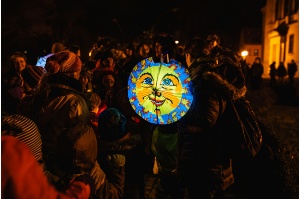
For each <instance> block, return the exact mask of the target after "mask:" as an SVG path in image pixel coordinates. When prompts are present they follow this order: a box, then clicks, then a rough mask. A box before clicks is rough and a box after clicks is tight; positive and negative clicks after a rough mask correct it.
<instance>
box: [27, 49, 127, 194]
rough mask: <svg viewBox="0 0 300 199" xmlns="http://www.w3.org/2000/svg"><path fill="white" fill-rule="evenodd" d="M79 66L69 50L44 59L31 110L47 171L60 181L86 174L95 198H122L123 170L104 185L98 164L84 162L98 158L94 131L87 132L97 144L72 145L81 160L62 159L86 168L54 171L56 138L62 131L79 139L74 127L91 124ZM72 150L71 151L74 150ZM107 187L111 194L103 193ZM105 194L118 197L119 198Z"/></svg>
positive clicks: (78, 62)
mask: <svg viewBox="0 0 300 199" xmlns="http://www.w3.org/2000/svg"><path fill="white" fill-rule="evenodd" d="M81 67H82V62H81V60H80V58H79V57H78V56H77V55H75V54H74V53H73V52H70V51H61V52H58V53H56V54H54V55H52V56H50V57H49V58H47V61H46V65H45V70H46V71H47V72H46V73H45V74H44V77H43V78H42V81H41V85H40V87H39V90H38V92H37V95H35V96H34V99H33V100H32V101H33V104H34V108H35V111H32V113H35V115H34V121H35V122H36V124H37V126H38V128H39V130H40V133H41V137H42V142H43V148H42V149H43V157H44V161H45V164H46V166H47V169H48V170H49V172H50V173H53V174H57V176H59V177H61V178H63V179H62V180H63V182H64V177H67V179H69V178H68V176H73V175H78V174H84V173H89V174H90V175H91V176H92V177H93V179H94V182H95V185H96V195H97V198H121V196H122V193H123V192H122V189H123V188H122V187H123V186H124V170H123V169H122V170H121V169H119V168H117V169H118V170H116V171H115V172H114V173H113V174H112V175H113V178H114V179H117V180H115V181H114V184H113V183H111V184H110V185H107V183H110V182H109V181H108V180H106V178H105V179H103V172H101V168H100V166H99V164H98V162H97V161H92V162H91V161H86V158H88V157H89V156H87V155H91V156H92V155H93V157H94V154H96V156H97V151H98V150H97V148H98V146H97V138H96V136H93V135H94V134H95V132H94V130H93V129H91V131H89V135H90V137H89V138H90V139H91V140H92V142H93V143H96V144H91V143H92V142H91V140H90V141H87V140H86V139H78V140H76V143H74V145H72V146H73V147H74V148H73V149H74V151H85V152H89V153H88V154H84V157H82V155H83V154H82V153H79V154H76V155H78V157H80V158H81V159H77V158H76V160H71V158H70V157H71V156H72V154H70V156H68V157H66V159H65V161H67V162H68V164H72V163H76V164H80V167H81V168H85V169H84V170H76V171H75V170H72V171H71V170H70V172H72V173H66V171H65V170H60V171H57V170H56V167H55V159H54V158H55V153H57V147H58V144H59V143H58V141H59V140H58V139H57V138H58V137H59V136H60V135H61V134H63V133H62V132H68V136H69V138H72V137H73V138H75V137H76V136H77V137H78V133H81V132H78V131H76V130H74V127H76V126H77V125H82V126H87V125H88V124H89V122H90V111H89V109H88V106H87V102H86V99H85V96H84V94H83V93H82V85H81V83H80V81H79V77H80V72H81ZM95 146H96V147H95ZM69 149H70V148H69ZM73 149H71V150H72V151H73ZM74 158H75V157H74ZM69 161H72V162H69ZM73 161H75V162H73ZM91 163H94V165H91ZM120 166H124V165H120ZM74 172H75V173H74ZM67 179H66V180H67ZM70 179H71V178H70ZM103 181H104V182H103ZM116 181H118V182H116ZM103 183H105V184H103ZM108 186H109V189H110V191H106V190H104V189H105V188H107V187H108ZM114 186H116V187H114ZM117 188H118V189H117ZM111 190H112V191H111ZM103 195H105V196H103ZM108 195H118V197H112V196H108Z"/></svg>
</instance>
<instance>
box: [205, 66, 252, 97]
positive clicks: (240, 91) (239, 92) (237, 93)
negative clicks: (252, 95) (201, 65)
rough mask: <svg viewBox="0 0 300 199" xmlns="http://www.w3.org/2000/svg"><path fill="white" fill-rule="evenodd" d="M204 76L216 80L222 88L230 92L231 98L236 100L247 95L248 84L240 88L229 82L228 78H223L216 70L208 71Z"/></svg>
mask: <svg viewBox="0 0 300 199" xmlns="http://www.w3.org/2000/svg"><path fill="white" fill-rule="evenodd" d="M203 78H204V79H206V80H208V81H214V82H215V83H217V84H218V85H219V86H220V87H221V90H222V91H224V92H225V93H227V94H228V97H229V99H232V100H236V99H238V98H241V97H244V96H245V95H246V92H247V87H246V86H243V87H241V88H238V87H236V86H235V85H233V84H231V83H229V82H228V81H227V80H226V79H223V78H222V77H221V76H220V75H219V74H217V73H215V72H210V71H207V72H205V73H203Z"/></svg>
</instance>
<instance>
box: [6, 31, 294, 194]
mask: <svg viewBox="0 0 300 199" xmlns="http://www.w3.org/2000/svg"><path fill="white" fill-rule="evenodd" d="M108 43H109V44H111V43H110V42H107V41H106V42H104V40H99V42H98V44H97V46H96V50H95V51H94V52H93V53H92V57H91V60H89V61H87V62H84V63H83V62H82V61H81V59H80V48H79V47H78V46H72V48H71V47H70V48H65V47H64V45H63V44H61V43H54V44H53V46H52V52H51V55H49V56H47V58H46V60H45V61H46V62H45V65H43V66H37V65H36V63H27V58H26V55H25V54H24V53H22V52H15V53H13V54H12V55H11V57H10V70H9V71H8V72H7V73H6V74H3V76H2V99H1V113H2V138H1V144H2V152H1V154H2V157H1V160H2V175H1V177H2V196H3V197H4V198H112V199H119V198H120V199H121V198H123V199H142V198H145V192H144V191H145V189H144V188H145V178H144V177H145V174H148V173H152V172H153V166H154V165H158V175H159V179H160V180H159V185H158V186H157V193H156V197H157V198H161V199H164V198H172V199H175V198H178V199H179V198H182V199H183V198H222V195H223V194H224V192H225V191H226V190H227V188H228V187H230V186H232V185H233V184H234V181H235V176H234V173H235V167H234V162H232V160H231V158H230V154H229V150H226V147H227V144H228V143H226V141H225V140H226V134H225V131H226V130H225V129H226V128H225V127H224V126H223V125H224V121H223V120H224V118H225V117H226V115H224V113H226V111H225V110H226V103H227V102H228V100H232V99H237V98H241V97H244V96H245V93H246V91H247V85H246V81H247V80H246V76H245V73H244V70H243V62H242V58H241V56H239V55H238V54H237V53H234V52H232V51H231V50H230V49H227V48H224V47H222V46H221V45H220V39H219V37H218V36H217V35H209V36H208V37H207V38H205V39H203V38H200V37H196V38H192V39H191V40H190V41H189V42H188V43H187V44H186V45H185V46H184V47H183V48H182V47H180V48H179V47H178V46H176V45H175V41H174V38H173V37H172V36H171V35H169V34H165V33H161V34H158V35H156V36H155V37H154V38H153V39H151V40H140V41H138V42H136V43H132V44H130V45H126V46H124V48H123V49H122V48H121V47H120V46H119V45H116V46H112V45H109V44H108ZM166 56H167V57H166ZM148 57H153V60H154V61H155V62H168V61H169V60H170V59H175V60H180V63H181V64H182V65H183V66H184V67H186V68H187V70H188V71H189V73H190V77H191V81H192V83H193V89H192V90H193V103H192V105H191V107H190V109H189V111H188V112H187V114H186V115H185V116H184V117H183V118H181V119H180V120H179V121H177V122H174V123H171V124H166V125H155V124H151V123H149V122H147V121H145V120H143V119H142V118H141V117H140V116H139V115H138V114H137V113H136V112H135V111H134V110H133V108H132V107H131V104H130V102H129V100H128V97H127V92H128V88H127V82H128V78H129V76H130V73H131V71H132V69H133V68H134V67H135V66H136V64H137V63H139V62H140V61H142V60H143V59H145V58H148ZM256 66H257V67H256ZM260 66H261V63H260V59H258V60H257V61H256V63H255V67H254V66H253V67H252V72H251V74H257V75H256V79H255V78H252V86H253V88H257V89H258V88H259V86H260V82H259V81H260V78H261V75H262V73H263V71H261V70H262V69H261V68H260ZM250 71H251V70H250ZM289 74H290V73H289ZM291 81H292V80H291ZM222 121H223V122H222ZM24 143H25V144H24ZM8 160H9V161H8Z"/></svg>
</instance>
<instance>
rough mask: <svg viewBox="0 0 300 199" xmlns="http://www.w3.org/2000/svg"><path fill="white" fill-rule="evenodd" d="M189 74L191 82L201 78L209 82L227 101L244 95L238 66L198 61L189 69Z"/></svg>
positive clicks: (242, 77)
mask: <svg viewBox="0 0 300 199" xmlns="http://www.w3.org/2000/svg"><path fill="white" fill-rule="evenodd" d="M189 72H190V74H191V79H192V80H193V81H194V80H195V79H197V78H198V77H199V76H202V78H203V79H204V80H207V81H211V82H212V83H213V84H215V85H216V87H218V88H220V90H221V91H222V93H223V94H224V96H226V97H228V98H229V99H232V100H236V99H238V98H241V97H244V96H245V95H246V92H247V87H246V85H245V77H244V75H243V73H242V70H241V69H240V68H239V66H235V65H233V64H231V63H222V64H221V65H218V64H217V63H213V62H211V61H210V62H208V61H207V60H203V59H198V60H197V62H194V63H193V64H192V65H191V66H190V67H189Z"/></svg>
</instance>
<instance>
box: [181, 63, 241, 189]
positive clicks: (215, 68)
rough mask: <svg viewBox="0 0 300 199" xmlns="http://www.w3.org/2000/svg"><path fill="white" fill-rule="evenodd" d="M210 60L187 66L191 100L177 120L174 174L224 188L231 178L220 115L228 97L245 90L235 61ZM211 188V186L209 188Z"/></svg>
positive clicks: (238, 95) (224, 130)
mask: <svg viewBox="0 0 300 199" xmlns="http://www.w3.org/2000/svg"><path fill="white" fill-rule="evenodd" d="M216 63H219V65H218V64H215V63H209V62H208V61H207V60H203V59H201V58H199V59H198V60H197V62H194V63H193V64H192V65H191V66H190V67H189V68H188V70H189V72H190V74H191V79H192V83H193V103H192V105H191V107H190V109H189V111H188V112H187V113H186V115H185V116H184V117H183V118H182V119H181V120H180V121H179V125H178V127H179V138H178V160H177V163H178V165H177V171H176V172H177V174H178V176H179V179H181V180H183V182H185V181H186V180H190V179H197V181H198V182H199V184H198V186H199V187H200V186H202V187H203V186H208V187H210V188H208V189H212V190H214V189H215V190H224V189H226V188H227V187H228V186H229V185H231V184H232V183H233V181H234V178H233V174H232V168H231V161H230V156H229V153H228V150H227V148H226V144H227V143H226V141H225V140H226V137H227V135H226V133H227V131H226V123H225V125H224V122H222V119H223V118H226V119H228V118H230V116H226V115H222V114H223V113H224V112H225V109H226V103H227V101H228V100H230V99H236V98H239V97H242V96H244V95H245V93H246V87H245V79H244V75H243V74H242V70H241V68H239V66H235V65H234V62H231V61H230V62H228V61H226V60H225V61H224V60H221V61H219V62H216ZM211 187H214V188H211Z"/></svg>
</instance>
